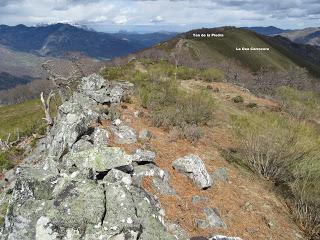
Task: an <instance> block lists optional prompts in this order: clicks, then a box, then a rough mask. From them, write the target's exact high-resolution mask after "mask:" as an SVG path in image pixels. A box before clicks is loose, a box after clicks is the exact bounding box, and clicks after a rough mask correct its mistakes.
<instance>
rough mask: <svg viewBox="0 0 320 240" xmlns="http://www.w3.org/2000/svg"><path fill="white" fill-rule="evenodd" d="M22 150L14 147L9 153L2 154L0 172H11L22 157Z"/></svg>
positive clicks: (2, 152) (0, 153) (0, 154)
mask: <svg viewBox="0 0 320 240" xmlns="http://www.w3.org/2000/svg"><path fill="white" fill-rule="evenodd" d="M22 153H23V152H22V150H20V149H18V148H16V147H12V148H10V149H9V150H7V151H1V152H0V171H2V170H4V169H6V170H9V169H11V168H13V167H14V163H15V162H16V161H17V158H19V157H20V156H21V155H22Z"/></svg>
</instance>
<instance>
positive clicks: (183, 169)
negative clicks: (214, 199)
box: [172, 155, 212, 189]
mask: <svg viewBox="0 0 320 240" xmlns="http://www.w3.org/2000/svg"><path fill="white" fill-rule="evenodd" d="M172 166H173V168H174V169H176V170H178V171H179V172H180V173H182V174H184V175H185V176H187V177H189V178H190V179H191V180H192V181H193V182H194V183H195V184H197V185H198V186H199V187H200V188H202V189H206V188H209V187H210V186H211V185H212V179H211V177H210V175H209V173H208V172H207V170H206V167H205V165H204V163H203V161H202V160H201V158H200V157H198V156H196V155H188V156H185V157H183V158H179V159H177V160H175V161H174V162H173V164H172Z"/></svg>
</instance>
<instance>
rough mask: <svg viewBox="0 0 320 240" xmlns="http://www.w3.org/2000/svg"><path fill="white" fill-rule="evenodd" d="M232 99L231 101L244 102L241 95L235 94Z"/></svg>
mask: <svg viewBox="0 0 320 240" xmlns="http://www.w3.org/2000/svg"><path fill="white" fill-rule="evenodd" d="M232 101H233V102H234V103H243V102H244V99H243V97H242V96H236V97H234V98H232Z"/></svg>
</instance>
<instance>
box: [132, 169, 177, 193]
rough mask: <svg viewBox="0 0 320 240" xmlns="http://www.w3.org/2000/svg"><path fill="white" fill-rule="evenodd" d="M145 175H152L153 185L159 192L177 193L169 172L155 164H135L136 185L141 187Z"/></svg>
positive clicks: (134, 176) (134, 177) (134, 178)
mask: <svg viewBox="0 0 320 240" xmlns="http://www.w3.org/2000/svg"><path fill="white" fill-rule="evenodd" d="M143 177H152V187H153V189H154V190H155V191H157V192H158V193H160V194H163V195H173V194H175V191H174V189H172V187H171V186H170V183H169V174H168V173H167V172H166V171H164V170H162V169H160V168H159V167H157V166H155V165H154V164H145V165H137V166H134V174H133V175H132V180H133V183H134V185H136V186H139V187H140V186H141V180H142V178H143Z"/></svg>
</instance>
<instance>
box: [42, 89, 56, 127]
mask: <svg viewBox="0 0 320 240" xmlns="http://www.w3.org/2000/svg"><path fill="white" fill-rule="evenodd" d="M53 97H54V92H53V91H52V90H51V91H50V93H49V95H48V97H47V99H46V100H45V99H44V96H43V92H42V93H41V94H40V100H41V102H42V106H43V110H44V113H45V118H43V119H44V120H45V121H46V123H47V125H48V127H51V126H52V125H53V118H52V117H51V112H50V102H51V100H52V98H53Z"/></svg>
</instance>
